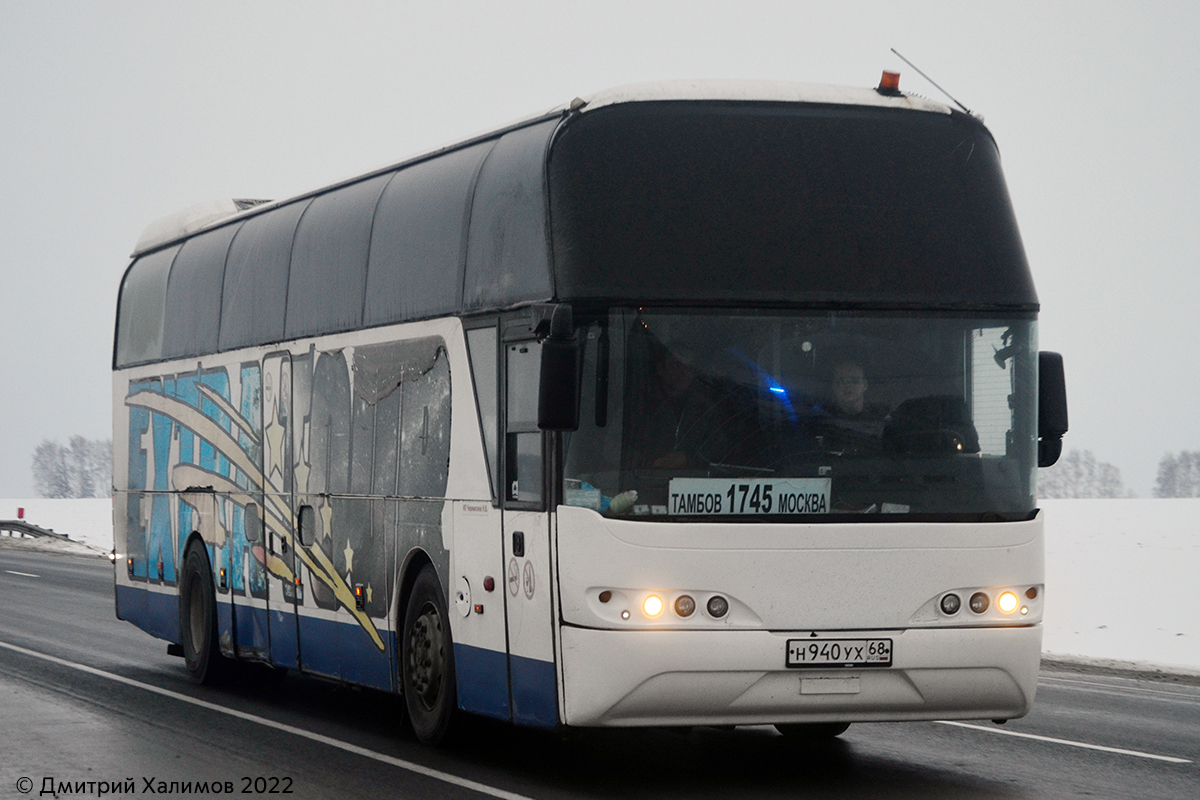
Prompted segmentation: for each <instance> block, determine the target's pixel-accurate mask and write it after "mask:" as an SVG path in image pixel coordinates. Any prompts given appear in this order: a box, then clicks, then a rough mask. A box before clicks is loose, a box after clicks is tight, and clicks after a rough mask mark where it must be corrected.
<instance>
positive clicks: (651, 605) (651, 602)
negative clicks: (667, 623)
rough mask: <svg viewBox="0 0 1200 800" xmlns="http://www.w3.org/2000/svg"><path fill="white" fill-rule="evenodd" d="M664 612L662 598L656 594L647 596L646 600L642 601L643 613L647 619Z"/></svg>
mask: <svg viewBox="0 0 1200 800" xmlns="http://www.w3.org/2000/svg"><path fill="white" fill-rule="evenodd" d="M662 610H663V601H662V598H661V597H659V596H658V595H656V594H651V595H647V596H646V599H645V600H643V601H642V612H643V613H644V614H645V615H646V616H647V617H657V616H658V615H659V614H661V613H662Z"/></svg>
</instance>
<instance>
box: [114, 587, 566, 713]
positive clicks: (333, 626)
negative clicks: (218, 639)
mask: <svg viewBox="0 0 1200 800" xmlns="http://www.w3.org/2000/svg"><path fill="white" fill-rule="evenodd" d="M116 589H117V613H118V614H119V616H120V618H121V619H125V620H128V621H130V622H132V623H133V624H135V625H137V626H138V627H139V628H141V629H142V630H144V631H146V632H147V633H149V634H151V635H153V636H157V637H159V638H160V639H165V640H167V641H168V642H179V597H178V595H175V594H164V593H162V592H151V591H147V590H146V589H143V588H138V587H133V586H117V587H116ZM217 606H218V609H217V614H218V618H219V619H221V620H222V621H223V623H224V625H228V620H229V613H230V604H229V603H228V602H218V603H217ZM272 616H274V615H272ZM281 617H282V619H283V620H284V621H286V622H291V621H292V617H291V615H290V614H288V615H281ZM235 620H236V625H237V629H238V636H237V644H238V647H239V648H240V650H241V652H242V653H243V654H247V655H248V653H247V652H246V651H247V649H249V650H253V649H255V645H261V644H265V641H262V642H255V637H254V633H253V632H255V631H257V632H260V633H265V632H266V622H267V611H266V609H262V608H255V607H251V606H244V605H240V604H239V605H238V606H237V611H236V614H235ZM275 624H279V622H275ZM224 625H223V627H224ZM300 626H301V636H300V642H301V644H300V649H301V652H302V657H303V661H304V669H305V670H307V671H311V672H316V673H319V674H322V675H328V676H331V677H335V678H340V679H342V680H345V681H350V682H352V683H358V684H362V685H363V686H373V687H375V688H378V689H383V690H385V691H395V690H396V685H395V681H394V678H393V671H392V658H391V653H390V652H381V651H380V650H379V649H378V648H377V647H376V646H375V644H374V643H373V642H372V641H371V640H370V638H369V637H367V636H366V634H365V633H364V632H363V630H362V628H361V627H359V626H358V625H357V624H354V625H351V624H347V623H343V622H333V621H331V620H324V619H316V618H312V617H303V616H302V617H301V618H300ZM380 633H381V634H384V635H385V642H388V644H389V645H390V647H389V648H388V649H389V650H390V651H394V650H395V643H394V641H393V637H392V636H391V635H389V634H387V633H386V632H385V631H380ZM272 660H273V661H274V660H275V659H272ZM454 660H455V670H456V673H457V674H456V677H457V679H458V681H457V682H458V706H459V708H461V709H463V710H464V711H469V712H471V713H473V714H481V715H483V716H488V717H493V718H498V719H509V718H510V717H511V719H512V720H513V721H514V722H516V723H518V724H520V725H528V726H531V727H538V728H553V727H555V726H557V725H558V679H557V676H556V674H555V669H554V663H553V662H551V661H539V660H538V659H533V658H523V657H521V656H512V657H511V658H508V659H507V660H508V663H509V666H510V669H511V671H512V706H511V709H510V707H509V693H508V686H507V681H506V670H505V660H506V656H505V654H504V653H502V652H499V651H496V650H485V649H484V648H481V647H471V646H470V645H463V644H455V645H454ZM280 666H285V667H289V668H291V669H295V662H294V660H293V661H292V662H291V663H285V664H280Z"/></svg>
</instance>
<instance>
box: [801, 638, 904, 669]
mask: <svg viewBox="0 0 1200 800" xmlns="http://www.w3.org/2000/svg"><path fill="white" fill-rule="evenodd" d="M787 665H788V666H789V667H890V666H891V665H892V640H891V639H788V642H787Z"/></svg>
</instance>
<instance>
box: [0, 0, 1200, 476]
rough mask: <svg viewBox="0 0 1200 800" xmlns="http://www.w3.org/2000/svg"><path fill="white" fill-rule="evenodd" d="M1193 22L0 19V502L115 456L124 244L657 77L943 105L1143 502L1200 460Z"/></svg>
mask: <svg viewBox="0 0 1200 800" xmlns="http://www.w3.org/2000/svg"><path fill="white" fill-rule="evenodd" d="M1198 30H1200V4H1197V3H1195V2H1159V3H1144V2H1137V3H1135V2H1120V3H1118V2H1110V3H1105V2H1098V1H1097V0H1091V1H1090V2H1033V3H1020V2H987V3H984V2H965V1H964V0H958V2H919V1H916V0H908V2H904V3H896V2H878V3H876V2H840V3H830V2H766V1H765V0H764V1H762V2H754V1H753V0H739V1H738V2H715V1H714V2H652V1H651V0H640V2H617V1H616V0H606V2H604V3H588V4H579V3H569V2H563V0H556V1H555V2H531V1H528V0H525V1H521V2H508V3H505V2H486V3H485V2H443V3H430V2H421V3H408V2H388V3H382V2H379V3H369V2H348V1H347V0H341V1H340V2H337V3H332V2H331V3H308V2H282V1H281V0H276V1H275V2H217V1H216V0H205V2H195V3H190V4H186V5H185V4H183V3H172V2H163V1H162V0H157V1H156V2H119V1H116V2H104V3H90V2H89V3H84V2H77V3H64V2H54V1H53V0H39V1H37V2H34V0H0V375H2V376H3V388H2V389H0V497H28V496H32V495H33V482H32V477H31V472H30V460H31V456H32V453H33V449H34V447H36V445H37V444H38V443H39V442H40V441H42V440H43V439H57V440H59V441H60V442H63V443H65V442H66V440H67V439H68V437H69V436H71V435H72V434H82V435H84V436H87V437H88V438H108V437H110V436H111V433H110V431H111V413H112V408H111V406H112V401H111V377H110V364H111V348H112V325H113V316H114V305H115V302H116V294H117V288H118V281H119V280H120V277H121V274H122V272H123V270H124V269H125V267H126V266H127V264H128V255H129V252H130V250H131V249H132V248H133V245H134V243H135V242H136V241H137V238H138V236H139V235H140V234H141V232H142V230H143V229H144V228H145V227H146V225H147V224H149V223H150V222H152V221H154V220H156V219H158V218H160V217H163V216H165V215H167V214H171V213H173V212H175V211H178V210H180V209H183V208H185V207H187V206H190V205H193V204H195V203H198V202H200V201H204V200H210V199H215V198H222V197H225V198H228V197H256V198H283V197H287V196H289V195H292V194H296V193H298V192H300V191H303V190H305V189H310V188H314V187H317V186H320V185H323V184H326V183H330V182H333V181H334V180H337V179H340V178H343V177H349V176H351V175H354V174H356V173H359V172H364V171H366V170H368V169H371V168H373V167H376V166H380V165H383V164H387V163H393V162H396V161H399V160H401V159H402V158H404V157H405V156H408V155H411V154H414V153H416V152H419V151H422V150H425V149H428V148H431V147H435V146H438V145H442V144H446V143H449V142H452V141H455V140H457V139H460V138H464V137H466V136H468V135H470V134H473V133H476V132H479V131H482V130H485V129H488V128H492V127H495V126H498V125H499V124H501V123H505V122H508V121H510V120H512V119H515V118H518V117H522V116H525V115H527V114H530V113H532V112H535V111H540V110H542V109H545V108H548V107H551V106H555V105H558V104H560V103H564V102H568V101H570V100H571V99H572V98H574V97H576V96H578V95H583V94H587V93H590V92H594V91H596V90H599V89H604V88H608V87H612V86H618V85H621V84H626V83H633V82H639V81H649V80H662V79H674V78H749V79H768V80H799V81H812V82H820V83H835V84H845V85H853V86H874V85H875V84H876V83H878V80H879V74H880V71H881V70H883V69H898V70H899V71H900V72H901V89H904V90H908V91H911V92H916V93H918V94H923V95H927V96H930V97H934V98H935V99H942V98H941V97H940V95H938V93H937V91H936V90H935V89H934V88H933V87H932V86H930V85H929V84H928V83H926V82H925V81H924V80H923V79H922V78H921V77H920V76H919V75H917V74H916V73H915V72H914V71H913V70H912V69H910V68H908V67H906V66H905V65H903V64H902V63H901V62H900V61H899V59H897V58H896V57H895V56H894V55H892V53H891V52H889V48H892V47H894V48H896V49H897V50H899V51H900V52H901V53H903V54H904V55H905V56H906V57H908V58H909V59H911V60H913V61H914V62H916V64H917V65H918V66H920V67H921V68H922V69H923V70H924V71H925V72H926V73H928V74H929V75H930V76H931V77H933V78H934V80H936V81H937V82H938V83H939V84H941V85H942V86H943V87H944V88H945V89H946V90H947V91H949V92H951V93H952V94H953V95H954V96H955V97H956V98H957V99H958V100H960V101H962V102H963V103H964V104H966V105H967V106H968V107H970V108H971V109H972V110H975V111H977V112H979V113H981V114H983V115H984V117H985V120H986V122H987V124H988V127H990V128H991V130H992V132H993V133H994V134H995V136H996V139H997V141H998V142H999V145H1000V151H1001V154H1002V158H1003V163H1004V169H1005V173H1006V175H1007V178H1008V185H1009V191H1010V194H1011V195H1012V199H1013V203H1014V205H1015V207H1016V213H1017V218H1018V220H1019V222H1020V226H1021V231H1022V235H1023V237H1024V241H1025V249H1026V252H1027V253H1028V256H1029V260H1030V263H1031V264H1032V267H1033V270H1034V277H1035V280H1036V282H1037V287H1038V295H1039V298H1040V300H1041V304H1042V312H1041V323H1040V346H1041V348H1042V349H1046V350H1058V351H1061V352H1062V353H1063V355H1064V358H1065V362H1066V372H1067V391H1068V398H1069V401H1070V415H1071V431H1070V433H1069V434H1068V435H1067V440H1066V447H1067V448H1072V447H1075V448H1080V449H1090V450H1091V451H1092V452H1093V453H1094V454H1095V455H1096V457H1097V458H1098V459H1100V460H1102V461H1107V462H1110V463H1112V464H1114V465H1116V466H1117V467H1118V468H1120V470H1121V473H1122V476H1123V478H1124V480H1125V484H1126V486H1127V487H1130V488H1132V489H1134V490H1135V491H1136V492H1137V493H1138V494H1139V495H1140V496H1143V497H1147V496H1150V494H1151V491H1152V488H1153V486H1154V479H1155V474H1156V470H1157V464H1158V461H1159V459H1160V458H1161V457H1162V455H1163V454H1164V453H1165V452H1168V451H1171V452H1176V451H1179V450H1184V449H1187V450H1200V419H1198V414H1197V411H1198V409H1197V405H1198V399H1197V398H1198V395H1200V385H1198V384H1200V380H1198V378H1197V357H1196V348H1197V346H1198V344H1200V313H1198V312H1197V310H1196V308H1195V306H1196V303H1197V300H1198V298H1200V270H1198V269H1197V261H1198V259H1197V256H1196V253H1197V250H1198V245H1200V189H1198V186H1200V149H1198V142H1197V140H1198V138H1200V134H1198V131H1200V124H1198V123H1200V119H1198V117H1200V112H1198V111H1197V108H1198V107H1200V103H1198V102H1197V101H1196V99H1195V94H1196V91H1197V83H1198V73H1200V47H1198V46H1197V44H1196V36H1197V31H1198Z"/></svg>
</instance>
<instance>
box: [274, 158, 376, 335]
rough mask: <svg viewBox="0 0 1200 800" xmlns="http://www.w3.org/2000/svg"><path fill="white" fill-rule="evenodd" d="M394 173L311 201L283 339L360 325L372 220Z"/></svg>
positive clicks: (295, 255)
mask: <svg viewBox="0 0 1200 800" xmlns="http://www.w3.org/2000/svg"><path fill="white" fill-rule="evenodd" d="M392 174H393V173H388V174H386V175H379V176H376V177H374V178H371V179H370V180H366V181H363V182H361V183H355V184H352V185H350V186H346V187H344V188H342V189H338V190H337V191H335V192H330V193H329V194H323V195H320V196H318V197H316V198H315V199H314V200H313V201H312V204H311V205H310V206H309V207H308V211H306V212H305V214H304V216H303V217H301V219H300V225H299V227H298V228H297V229H296V240H295V243H294V245H293V246H292V266H291V277H290V279H289V281H288V290H287V324H286V326H285V335H286V337H287V338H289V339H291V338H294V337H297V336H308V335H312V334H320V333H330V332H333V331H344V330H349V329H351V328H354V327H357V326H358V325H359V323H360V322H361V321H362V308H363V291H364V289H365V288H366V282H367V252H368V250H369V249H370V243H371V220H372V219H373V218H374V216H375V206H376V204H377V203H378V202H379V195H380V194H381V193H382V192H383V188H384V186H386V185H387V182H388V181H389V180H391V178H392Z"/></svg>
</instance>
